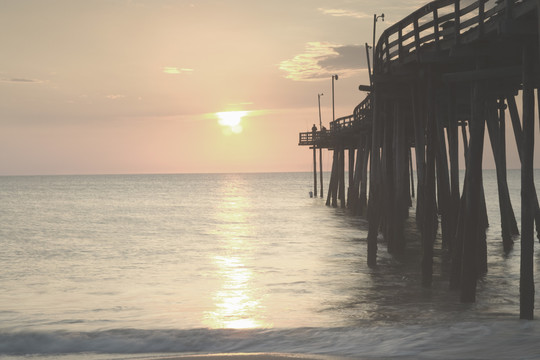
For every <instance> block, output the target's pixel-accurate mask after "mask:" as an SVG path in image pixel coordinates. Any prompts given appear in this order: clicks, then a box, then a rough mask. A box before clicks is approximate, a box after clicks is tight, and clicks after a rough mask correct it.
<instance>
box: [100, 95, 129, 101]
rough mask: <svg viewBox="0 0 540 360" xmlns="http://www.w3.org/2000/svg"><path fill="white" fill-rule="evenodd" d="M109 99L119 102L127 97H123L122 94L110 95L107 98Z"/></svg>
mask: <svg viewBox="0 0 540 360" xmlns="http://www.w3.org/2000/svg"><path fill="white" fill-rule="evenodd" d="M105 97H106V98H107V99H109V100H118V99H123V98H125V97H126V95H122V94H110V95H107V96H105Z"/></svg>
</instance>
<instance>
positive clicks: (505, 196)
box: [486, 102, 517, 252]
mask: <svg viewBox="0 0 540 360" xmlns="http://www.w3.org/2000/svg"><path fill="white" fill-rule="evenodd" d="M503 114H504V111H503ZM499 121H502V124H499ZM486 122H487V127H488V134H489V140H490V143H491V150H492V152H493V158H494V159H495V169H496V172H497V189H498V194H499V210H500V214H501V230H502V237H503V247H504V250H505V251H506V252H508V251H510V250H511V249H512V246H513V244H514V241H513V240H512V236H513V235H516V233H515V230H517V229H515V227H517V225H516V224H517V223H516V218H515V216H514V210H513V209H512V203H511V200H510V193H509V191H508V184H507V181H506V165H505V163H506V159H505V152H504V150H503V148H504V147H505V144H504V142H503V141H504V140H503V139H504V129H503V128H502V125H503V124H504V116H503V117H501V119H498V104H497V103H496V102H494V103H491V104H490V105H489V108H488V114H487V118H486Z"/></svg>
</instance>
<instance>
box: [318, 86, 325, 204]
mask: <svg viewBox="0 0 540 360" xmlns="http://www.w3.org/2000/svg"><path fill="white" fill-rule="evenodd" d="M323 95H324V94H323V93H320V94H317V97H318V98H319V131H321V135H322V134H323V133H322V117H321V96H323ZM319 173H320V174H321V175H320V176H321V198H322V197H323V174H322V146H321V145H319Z"/></svg>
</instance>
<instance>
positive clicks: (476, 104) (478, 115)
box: [461, 81, 485, 303]
mask: <svg viewBox="0 0 540 360" xmlns="http://www.w3.org/2000/svg"><path fill="white" fill-rule="evenodd" d="M480 93H481V92H480V84H479V83H478V81H475V82H474V84H473V87H472V94H471V121H470V132H471V134H470V135H471V139H470V145H469V156H468V162H467V174H466V176H467V180H466V181H467V186H466V188H465V194H464V196H465V209H464V233H463V255H462V272H461V301H462V302H466V303H468V302H475V301H476V281H477V277H478V274H479V269H478V254H479V250H480V249H479V247H480V246H479V245H480V239H479V234H480V231H482V229H481V227H479V225H480V223H481V219H480V217H481V215H480V212H481V191H482V184H481V179H482V153H483V147H484V127H485V126H484V118H483V115H482V105H483V104H482V99H481V95H480Z"/></svg>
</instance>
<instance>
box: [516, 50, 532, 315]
mask: <svg viewBox="0 0 540 360" xmlns="http://www.w3.org/2000/svg"><path fill="white" fill-rule="evenodd" d="M532 49H533V46H532V45H531V44H530V42H529V43H526V44H525V45H524V46H523V58H522V61H523V80H522V81H523V148H522V149H521V152H522V159H521V265H520V281H519V304H520V308H519V317H520V319H528V320H532V319H533V318H534V211H535V209H534V208H533V206H532V202H531V201H530V198H531V197H532V196H533V195H534V190H533V186H534V175H533V157H534V83H533V82H534V54H533V52H532Z"/></svg>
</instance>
